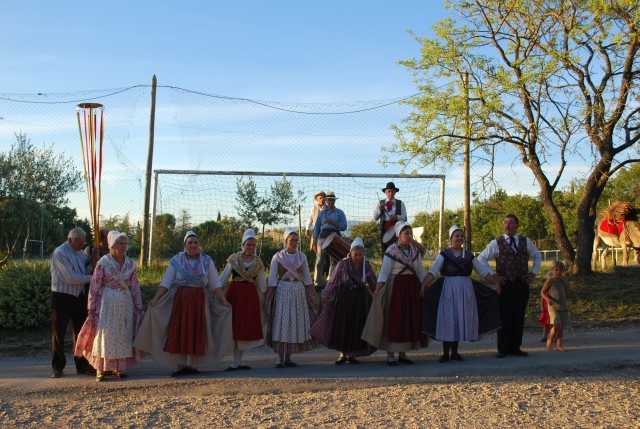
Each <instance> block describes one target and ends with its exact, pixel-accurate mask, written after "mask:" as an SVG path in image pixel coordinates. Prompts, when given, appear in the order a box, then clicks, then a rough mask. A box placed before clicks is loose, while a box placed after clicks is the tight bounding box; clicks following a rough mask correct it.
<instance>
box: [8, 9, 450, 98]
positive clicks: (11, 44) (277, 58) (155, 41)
mask: <svg viewBox="0 0 640 429" xmlns="http://www.w3.org/2000/svg"><path fill="white" fill-rule="evenodd" d="M71 3H72V2H39V3H38V5H37V7H36V6H34V4H33V3H31V2H17V1H9V0H1V1H0V7H1V8H2V13H1V14H0V58H2V61H1V62H0V92H4V93H37V92H48V93H52V92H68V91H79V90H89V89H96V88H119V87H124V86H129V85H136V84H146V83H150V81H151V76H152V75H153V74H155V75H156V76H157V78H158V82H159V84H165V85H174V86H179V87H183V88H189V89H194V90H199V91H203V92H207V93H215V94H225V95H233V96H238V97H247V98H254V99H262V100H278V101H301V102H302V101H304V102H326V101H329V102H334V101H353V100H372V99H383V98H388V97H397V96H401V95H407V94H412V93H414V92H415V86H414V85H413V83H412V77H411V75H410V74H409V73H407V72H406V71H405V70H404V68H403V67H401V66H399V65H398V64H397V62H398V61H399V60H402V59H407V58H411V57H414V56H416V55H417V54H418V44H417V43H416V42H415V41H413V40H412V38H411V36H410V35H409V34H408V33H407V30H409V29H411V30H414V31H415V32H416V33H418V34H419V35H427V34H429V32H430V25H431V24H433V23H434V22H436V20H437V19H439V18H442V17H443V16H444V12H443V10H442V8H443V5H444V2H443V1H438V0H429V1H425V0H398V1H395V2H389V1H380V0H373V1H362V0H356V1H334V0H329V1H323V2H298V1H279V0H276V1H269V2H263V1H253V2H222V1H199V0H197V1H191V2H180V3H178V2H162V1H160V2H158V1H155V2H149V1H133V2H132V1H121V0H115V1H110V2H82V3H80V2H73V4H71Z"/></svg>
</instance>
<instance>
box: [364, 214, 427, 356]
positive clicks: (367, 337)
mask: <svg viewBox="0 0 640 429" xmlns="http://www.w3.org/2000/svg"><path fill="white" fill-rule="evenodd" d="M395 232H396V236H397V237H398V241H397V242H396V243H394V244H392V245H391V246H389V247H388V248H387V251H386V252H385V254H384V257H383V259H382V267H381V269H380V273H379V274H378V282H377V285H376V290H375V292H374V293H373V304H372V305H371V310H370V311H369V316H368V317H367V323H366V324H365V327H364V331H363V333H362V339H363V340H364V341H366V342H368V343H369V344H371V345H372V346H374V347H377V348H379V349H381V350H386V351H387V364H388V365H390V366H396V365H398V363H404V364H412V363H413V361H412V360H411V359H409V358H408V357H407V352H408V351H409V350H417V349H419V348H420V347H425V346H426V341H427V339H426V336H424V335H423V334H422V333H421V332H420V317H421V315H420V313H421V306H420V286H421V284H422V281H423V280H424V277H425V272H424V267H423V266H422V256H421V255H420V252H419V251H418V249H417V248H416V246H415V245H414V244H413V230H412V229H411V226H410V225H409V224H408V223H406V222H397V223H396V224H395ZM396 352H397V353H398V359H397V360H396V358H395V353H396Z"/></svg>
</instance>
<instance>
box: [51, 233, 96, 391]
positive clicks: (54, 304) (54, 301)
mask: <svg viewBox="0 0 640 429" xmlns="http://www.w3.org/2000/svg"><path fill="white" fill-rule="evenodd" d="M86 239H87V233H86V232H84V230H83V229H82V228H74V229H72V230H71V231H69V234H68V235H67V241H65V242H64V243H62V244H61V245H60V246H58V247H57V248H56V249H55V250H54V251H53V253H52V254H51V355H52V357H51V366H52V367H53V372H52V373H51V377H52V378H60V377H62V371H63V370H64V367H65V366H66V364H67V357H66V355H65V352H64V337H65V335H66V332H67V325H68V324H69V322H71V335H72V338H73V349H72V350H75V347H76V340H77V338H78V333H79V332H80V329H81V328H82V325H83V324H84V321H85V319H86V318H87V294H86V293H85V284H87V283H89V282H90V281H91V271H92V267H91V265H90V264H87V262H86V255H85V254H84V252H83V251H82V247H83V246H84V243H85V241H86ZM74 361H75V364H76V372H77V373H78V374H88V375H95V373H96V370H95V369H93V368H92V367H91V365H89V362H87V360H86V359H85V358H84V357H82V356H79V357H75V358H74Z"/></svg>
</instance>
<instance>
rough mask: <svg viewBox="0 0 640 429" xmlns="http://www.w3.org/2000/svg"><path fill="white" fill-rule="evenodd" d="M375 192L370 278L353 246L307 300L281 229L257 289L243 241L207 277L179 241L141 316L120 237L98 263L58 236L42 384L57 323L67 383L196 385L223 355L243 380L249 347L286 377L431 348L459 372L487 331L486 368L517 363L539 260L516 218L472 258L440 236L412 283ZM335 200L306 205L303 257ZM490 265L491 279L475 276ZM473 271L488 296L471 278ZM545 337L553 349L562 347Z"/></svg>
mask: <svg viewBox="0 0 640 429" xmlns="http://www.w3.org/2000/svg"><path fill="white" fill-rule="evenodd" d="M383 191H384V192H385V194H386V195H387V197H388V200H387V201H386V202H385V201H384V200H383V201H380V203H379V204H378V205H377V206H376V210H375V213H374V218H375V219H376V220H380V223H381V230H382V234H381V245H382V246H383V249H385V250H384V255H383V260H382V266H381V269H380V272H379V274H378V275H377V276H376V275H375V273H374V270H373V267H372V265H371V263H370V262H369V261H368V260H367V259H366V257H365V251H366V249H365V246H364V243H363V240H362V239H361V238H359V237H356V238H355V239H354V240H353V241H352V242H351V244H350V249H349V252H348V254H347V255H346V257H344V258H343V259H340V260H338V261H335V264H333V268H332V269H331V271H330V275H329V279H328V281H327V282H326V286H325V287H324V288H322V289H321V290H322V293H321V295H320V294H319V293H318V288H317V284H318V283H319V282H321V280H320V279H321V278H322V277H321V276H322V275H323V273H322V270H323V265H322V264H324V262H322V263H320V265H319V263H318V261H316V270H315V271H316V281H315V282H314V280H313V279H312V278H311V273H310V270H309V264H308V261H307V257H306V255H305V254H304V253H303V252H302V251H301V250H300V249H299V245H300V237H299V235H298V233H297V232H296V231H295V230H294V229H292V228H286V229H285V231H284V235H283V249H282V250H280V251H278V252H277V253H276V254H275V255H274V256H273V258H272V260H271V265H270V268H269V277H268V279H267V278H266V276H265V267H264V264H263V263H262V261H261V259H260V258H259V256H258V255H257V254H256V245H257V237H256V234H255V232H254V230H253V229H247V230H246V231H245V232H244V235H243V237H242V242H241V249H242V250H241V251H240V252H237V253H234V254H232V255H231V256H229V258H228V259H227V264H226V266H225V268H224V270H223V272H222V274H221V275H220V276H219V275H218V271H217V269H216V266H215V264H214V262H213V260H212V259H211V257H209V256H208V255H206V254H204V253H203V252H202V248H201V246H200V241H199V239H198V237H197V235H196V234H195V233H194V232H193V231H189V232H187V233H186V235H185V236H184V240H183V244H184V251H183V252H180V253H178V254H177V255H175V256H174V257H173V258H171V261H170V263H169V266H168V268H167V270H166V272H165V274H164V276H163V278H162V281H161V282H160V285H159V288H158V290H157V292H156V294H155V296H154V297H153V299H152V300H151V301H150V302H149V307H148V311H147V312H146V314H145V312H144V310H143V307H142V300H141V294H140V286H139V283H138V278H137V271H136V265H135V264H134V263H133V261H132V260H131V259H130V258H129V257H128V256H127V255H126V251H127V244H128V243H127V235H126V234H125V233H120V232H118V231H110V232H108V234H106V243H107V244H108V252H107V253H106V254H104V255H103V256H102V257H100V256H101V253H102V252H100V251H99V250H98V249H92V251H91V252H89V255H87V254H85V253H83V252H82V250H81V248H82V246H83V245H84V241H85V238H86V235H85V233H84V231H82V230H81V229H79V228H77V229H74V230H72V231H71V232H70V233H69V236H68V240H67V242H65V243H64V244H63V245H61V246H60V247H59V248H57V249H56V251H55V252H54V253H53V255H52V264H51V273H52V302H53V309H52V355H53V359H52V366H53V369H54V372H53V374H52V377H54V378H57V377H60V376H62V370H63V368H64V365H65V363H66V361H65V360H64V350H63V348H62V347H63V346H62V343H63V342H64V330H66V325H67V324H68V322H69V321H70V320H72V322H73V323H72V328H73V332H72V333H73V340H74V351H75V353H74V354H75V356H76V368H77V372H78V373H82V374H91V375H95V376H96V380H97V381H102V380H104V379H105V377H107V376H112V377H115V378H124V377H126V369H127V368H129V367H131V366H132V365H134V364H135V363H137V362H138V361H140V360H141V359H142V358H143V357H144V356H145V355H146V354H150V355H152V356H153V358H154V359H155V360H157V361H159V362H163V363H167V364H170V365H174V366H175V370H174V371H173V372H172V373H171V375H172V376H174V377H178V376H183V375H189V374H198V373H199V370H198V368H199V367H202V366H206V365H212V364H214V363H216V362H218V361H219V360H220V359H222V358H223V357H225V356H227V355H229V354H233V361H232V363H231V365H230V366H229V367H228V368H227V369H226V371H228V372H231V371H237V370H249V369H251V367H250V366H249V365H247V364H246V363H245V362H243V360H242V358H243V352H244V351H245V350H247V349H250V348H254V347H258V346H261V345H263V344H266V345H267V346H269V347H271V348H272V349H273V350H274V352H275V353H276V355H277V358H276V362H275V367H276V368H285V367H296V366H298V365H297V363H296V362H295V361H294V360H293V355H294V354H296V353H302V352H305V351H309V350H312V349H314V348H316V347H318V345H320V344H321V345H324V346H326V347H327V348H330V349H335V350H336V351H337V352H338V353H339V354H338V357H337V359H336V361H335V364H336V365H343V364H345V363H349V364H358V363H359V362H360V361H359V360H358V358H359V357H362V356H368V355H370V354H372V353H373V352H375V351H376V350H383V351H386V363H387V364H388V365H390V366H396V365H398V364H412V363H414V362H413V360H412V359H411V358H410V357H409V356H408V355H407V353H408V352H410V351H412V350H417V349H419V348H421V347H425V346H426V345H427V343H428V338H429V337H431V338H434V339H436V340H438V341H442V344H443V354H442V355H441V357H440V359H439V361H440V362H447V361H450V360H456V361H462V360H464V359H463V357H462V355H461V354H460V352H459V349H458V345H459V342H460V341H476V340H478V339H479V338H480V336H481V335H483V334H486V333H489V332H493V331H498V337H497V338H498V352H497V355H496V356H497V357H498V358H502V357H504V356H506V355H508V354H512V355H517V356H526V355H527V353H526V352H524V351H522V350H521V349H520V345H521V343H522V329H523V322H524V312H525V309H526V304H527V300H528V297H529V282H530V281H531V280H532V279H533V278H534V277H535V275H536V274H537V272H538V270H539V269H540V262H541V258H540V253H539V252H538V251H537V249H536V248H535V246H534V245H533V243H532V242H531V240H529V239H527V238H525V237H522V236H519V235H518V234H517V229H518V226H519V224H518V220H517V217H515V216H514V215H507V216H506V217H505V219H504V222H503V226H504V234H503V235H502V236H500V237H498V238H497V239H495V240H493V241H492V242H491V243H490V244H489V245H488V246H487V247H486V248H485V250H484V251H483V252H482V253H481V254H480V256H479V257H478V258H475V257H474V255H473V254H472V253H471V252H468V251H466V250H465V249H464V233H463V231H462V229H461V228H459V227H458V226H452V227H451V228H450V229H449V235H448V236H449V247H448V248H446V249H444V250H443V251H442V252H440V254H439V255H438V256H437V258H436V260H435V262H434V264H433V265H432V266H431V269H430V270H429V271H428V272H426V273H425V269H424V265H423V260H422V254H421V250H420V249H419V247H418V245H417V243H416V241H415V240H414V239H413V229H412V228H411V226H410V225H409V224H408V223H406V221H405V220H406V208H405V206H404V203H402V202H400V201H399V200H395V198H394V197H395V193H396V192H398V191H399V189H398V188H396V187H395V185H394V184H393V182H389V183H388V184H387V187H386V188H384V189H383ZM335 199H336V197H335V194H334V193H332V192H329V193H324V192H320V193H318V194H317V195H316V201H317V202H318V207H315V208H314V209H315V212H316V216H315V218H313V216H314V212H313V211H312V216H311V217H312V219H310V220H312V221H313V225H308V227H307V231H308V234H309V235H311V233H309V231H311V230H313V233H312V234H313V237H314V241H313V243H312V247H313V248H314V250H316V251H317V247H318V246H319V245H321V243H322V240H324V239H326V237H327V236H328V234H329V233H332V232H338V233H339V232H340V231H342V230H344V229H346V217H345V215H344V213H343V212H342V211H341V210H340V211H339V209H336V208H335ZM325 200H326V201H328V202H329V203H328V204H327V205H326V206H325V205H324V204H325V202H324V201H325ZM390 229H392V231H393V232H394V237H395V239H394V240H391V239H390V238H389V234H388V232H387V231H389V230H390ZM87 256H90V257H87ZM320 256H321V251H320V252H319V253H318V258H317V259H320ZM494 258H495V259H496V267H497V274H496V273H494V272H493V270H492V269H491V268H490V267H489V265H488V261H489V260H491V259H494ZM529 259H533V268H532V270H531V271H529V269H528V261H529ZM474 270H475V271H476V273H478V275H480V276H481V277H482V278H484V279H486V280H487V281H489V282H490V283H492V284H493V287H488V286H485V285H484V284H482V283H480V282H477V281H475V280H472V279H471V278H470V276H471V274H472V271H474ZM319 273H322V274H319ZM86 283H89V287H88V289H87V288H86V286H85V285H86ZM545 292H546V291H545ZM83 306H84V307H85V308H84V309H83V308H82V307H83ZM83 310H84V311H85V313H84V314H85V315H87V314H88V317H86V320H84V319H83V317H82V312H83ZM79 326H81V327H82V328H81V329H79V330H78V327H79ZM558 332H559V333H556V331H554V335H555V337H556V338H558V337H561V335H562V332H561V331H559V330H558Z"/></svg>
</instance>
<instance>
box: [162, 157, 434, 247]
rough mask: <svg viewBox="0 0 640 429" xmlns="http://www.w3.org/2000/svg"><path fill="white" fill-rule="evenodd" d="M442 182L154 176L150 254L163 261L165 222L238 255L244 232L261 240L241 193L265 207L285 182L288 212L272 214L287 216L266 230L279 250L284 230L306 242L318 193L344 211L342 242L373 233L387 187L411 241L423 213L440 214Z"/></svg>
mask: <svg viewBox="0 0 640 429" xmlns="http://www.w3.org/2000/svg"><path fill="white" fill-rule="evenodd" d="M444 180H445V177H444V176H443V175H380V174H342V173H294V172H240V171H188V170H155V188H154V203H153V211H152V218H153V219H152V222H151V224H152V231H151V249H152V253H153V257H156V258H158V257H166V255H161V254H160V253H161V252H162V251H161V249H159V246H158V239H159V237H158V233H159V231H158V228H159V227H160V226H159V225H158V220H159V219H162V218H164V219H165V220H166V218H167V217H168V218H172V222H174V223H176V224H180V225H181V226H182V229H183V230H184V229H186V228H189V229H191V228H198V227H199V226H200V227H201V228H200V229H201V230H203V231H213V233H215V234H217V235H218V236H219V237H218V242H220V240H222V241H223V242H225V243H226V244H227V245H228V246H231V248H235V249H237V248H238V246H239V243H240V241H241V237H242V232H243V228H246V227H248V226H251V227H254V228H256V232H257V233H259V234H260V233H262V227H263V225H261V224H260V223H259V222H256V221H255V220H253V221H250V220H247V219H246V215H245V216H243V213H244V212H246V207H244V206H243V201H242V200H241V199H240V198H239V192H240V189H244V188H246V187H247V186H249V184H250V186H252V188H253V189H254V191H255V192H254V193H255V196H256V197H257V200H258V201H262V202H263V203H264V204H269V202H270V198H271V195H272V192H273V187H274V185H277V184H282V182H283V181H286V182H287V183H288V186H289V190H290V197H291V198H290V199H289V200H288V207H279V208H278V207H276V208H275V209H274V210H275V211H281V212H282V213H283V214H284V213H288V215H285V216H281V219H279V221H277V222H274V223H272V224H269V225H265V227H264V231H265V234H264V235H265V236H270V237H271V238H272V239H273V241H274V242H275V243H277V244H278V245H281V244H280V242H281V237H282V235H281V232H282V230H283V229H284V228H285V227H293V228H296V229H300V230H301V232H302V234H301V236H302V237H303V240H304V231H305V228H306V225H307V221H308V219H309V214H310V211H311V209H312V207H313V205H314V204H315V201H314V195H315V194H316V193H318V192H319V191H325V192H334V193H335V195H336V197H337V200H336V207H337V208H339V209H341V210H343V211H344V213H345V215H346V218H347V224H348V229H347V231H346V232H345V235H346V236H350V235H353V234H352V231H353V230H356V231H357V230H358V229H357V226H358V225H360V227H361V228H362V227H364V226H369V227H377V223H375V224H374V222H373V212H374V209H375V207H376V205H377V204H378V202H379V201H380V200H382V199H384V198H386V196H385V194H384V193H383V192H382V188H384V187H385V185H386V184H387V182H389V181H393V182H394V183H395V185H396V187H397V188H399V189H400V191H399V192H398V193H397V194H396V198H397V199H400V200H401V201H403V202H404V203H405V206H406V209H407V221H408V222H409V223H410V224H411V225H412V226H413V227H414V228H416V230H415V235H416V238H417V239H418V240H419V237H420V234H421V229H420V227H421V226H422V225H418V224H416V220H417V219H416V216H417V215H418V214H419V213H421V212H422V213H424V212H427V213H431V212H441V213H442V208H443V204H444ZM441 218H442V217H441ZM419 219H420V218H418V220H419ZM441 222H442V221H441ZM215 224H218V226H220V225H222V224H226V226H227V228H226V229H225V228H223V227H221V226H220V227H219V228H217V229H215V228H214V229H211V228H209V227H211V226H212V225H215ZM223 226H224V225H223ZM440 237H442V223H441V224H440ZM225 240H226V241H225ZM307 247H308V243H307Z"/></svg>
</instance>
